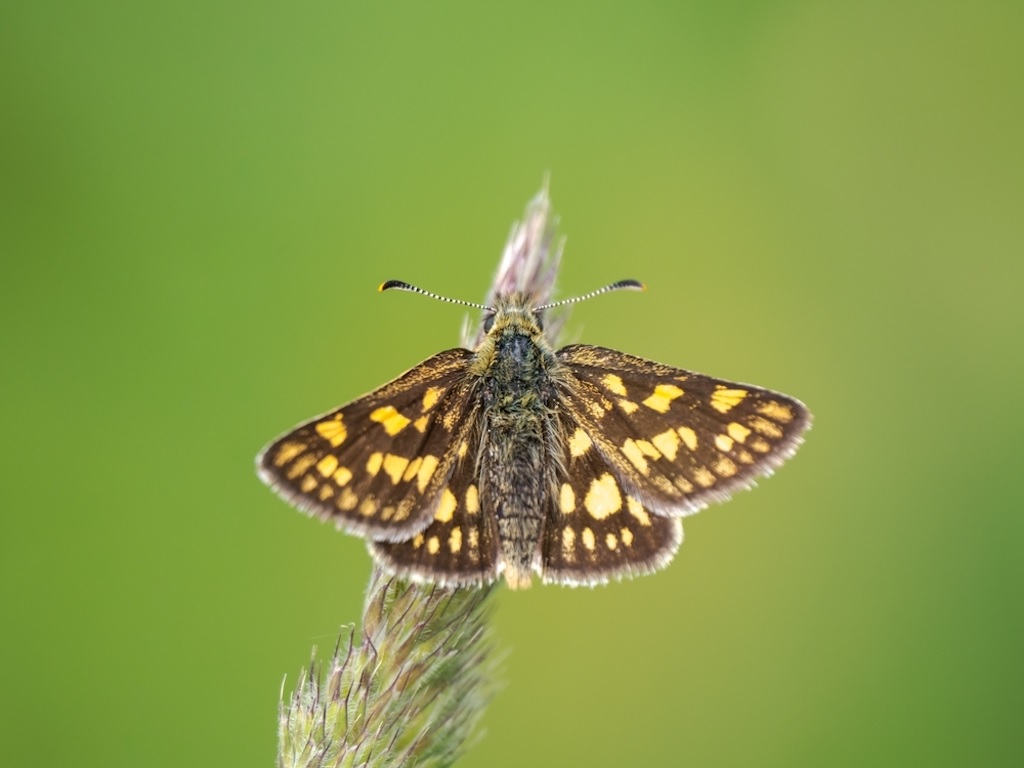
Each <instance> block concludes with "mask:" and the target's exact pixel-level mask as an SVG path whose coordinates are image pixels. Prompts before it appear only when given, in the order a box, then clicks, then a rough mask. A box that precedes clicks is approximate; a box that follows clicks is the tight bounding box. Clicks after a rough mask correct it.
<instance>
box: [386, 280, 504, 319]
mask: <svg viewBox="0 0 1024 768" xmlns="http://www.w3.org/2000/svg"><path fill="white" fill-rule="evenodd" d="M392 289H394V290H398V291H409V292H410V293H419V294H422V295H423V296H429V297H430V298H432V299H437V300H438V301H447V302H448V303H449V304H461V305H462V306H464V307H473V308H474V309H482V310H485V311H487V312H493V311H494V310H493V309H491V308H490V307H488V306H486V305H485V304H477V303H476V302H475V301H464V300H463V299H450V298H448V297H447V296H442V295H441V294H439V293H433V292H432V291H425V290H423V289H422V288H417V287H416V286H415V285H411V284H409V283H406V282H403V281H402V280H388V281H386V282H383V283H381V284H380V287H379V288H378V289H377V290H378V291H390V290H392Z"/></svg>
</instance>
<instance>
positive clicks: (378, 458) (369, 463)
mask: <svg viewBox="0 0 1024 768" xmlns="http://www.w3.org/2000/svg"><path fill="white" fill-rule="evenodd" d="M383 463H384V454H383V453H381V452H380V451H375V452H374V453H371V454H370V458H368V459H367V460H366V471H367V473H368V474H369V475H370V477H376V476H377V473H378V472H380V467H381V465H382V464H383Z"/></svg>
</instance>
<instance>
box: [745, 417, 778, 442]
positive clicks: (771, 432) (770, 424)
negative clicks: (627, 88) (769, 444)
mask: <svg viewBox="0 0 1024 768" xmlns="http://www.w3.org/2000/svg"><path fill="white" fill-rule="evenodd" d="M750 426H752V427H753V428H754V431H755V432H760V433H761V434H762V435H764V436H765V437H770V438H772V439H774V440H778V439H779V438H780V437H782V427H780V426H779V425H778V424H776V423H775V422H774V421H768V419H762V418H761V417H760V416H755V417H754V418H753V419H751V420H750Z"/></svg>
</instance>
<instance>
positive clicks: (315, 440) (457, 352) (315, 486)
mask: <svg viewBox="0 0 1024 768" xmlns="http://www.w3.org/2000/svg"><path fill="white" fill-rule="evenodd" d="M471 359H472V352H469V351H468V350H464V349H452V350H448V351H446V352H441V353H440V354H437V355H435V356H433V357H431V358H429V359H427V360H425V361H424V362H422V363H420V364H419V365H417V366H416V367H415V368H412V369H411V370H409V371H408V372H407V373H405V374H403V375H402V376H399V377H398V378H397V379H395V380H394V381H391V382H389V383H388V384H385V385H384V386H383V387H381V388H380V389H377V390H375V391H373V392H371V393H370V394H368V395H365V396H364V397H361V398H360V399H358V400H356V401H354V402H352V403H349V404H348V405H345V406H342V407H341V408H338V409H336V410H333V411H330V412H329V413H325V414H323V415H322V416H317V417H316V418H314V419H311V420H310V421H308V422H305V423H304V424H300V425H299V426H298V427H296V428H295V429H293V430H292V431H290V432H288V433H287V434H284V435H282V436H281V437H279V438H278V439H277V440H275V441H274V442H272V443H270V445H268V446H267V447H266V448H264V450H263V451H262V452H260V454H259V456H257V459H256V464H257V468H258V471H259V474H260V477H262V478H263V480H264V481H265V482H266V483H267V484H268V485H270V486H271V487H272V488H273V489H274V490H275V491H276V492H277V493H278V494H280V495H281V496H282V497H284V498H285V499H286V500H287V501H289V502H290V503H292V504H294V505H295V506H297V507H298V508H299V509H301V510H303V511H305V512H307V513H309V514H312V515H316V516H318V517H321V518H323V519H326V520H334V521H335V522H336V523H337V525H338V527H339V528H343V529H345V530H347V531H350V532H352V533H357V534H360V535H362V536H365V537H367V538H369V539H371V540H376V541H400V540H402V539H408V538H411V537H412V536H413V535H414V534H415V533H417V532H419V531H421V530H422V529H423V528H424V527H425V526H426V525H428V524H429V521H430V519H431V517H432V516H433V515H434V510H435V507H437V506H438V504H439V503H440V502H443V499H442V498H441V495H440V491H441V489H442V488H444V487H446V486H447V484H448V476H449V475H450V474H451V472H452V468H453V466H454V463H455V460H456V458H457V457H458V455H459V453H460V451H461V452H463V453H464V452H465V451H466V448H467V445H466V444H467V441H468V440H469V435H470V428H471V426H472V423H473V421H474V420H475V414H476V406H475V404H471V398H472V394H473V393H472V390H473V383H472V381H471V380H470V379H469V378H467V366H468V364H469V362H470V360H471Z"/></svg>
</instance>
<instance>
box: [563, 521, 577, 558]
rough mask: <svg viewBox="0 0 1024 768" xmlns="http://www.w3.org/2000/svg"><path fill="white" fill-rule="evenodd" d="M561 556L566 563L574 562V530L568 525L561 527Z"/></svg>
mask: <svg viewBox="0 0 1024 768" xmlns="http://www.w3.org/2000/svg"><path fill="white" fill-rule="evenodd" d="M562 557H564V558H565V561H566V562H567V563H573V562H576V531H574V530H573V529H572V528H570V527H569V526H565V528H563V529H562Z"/></svg>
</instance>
